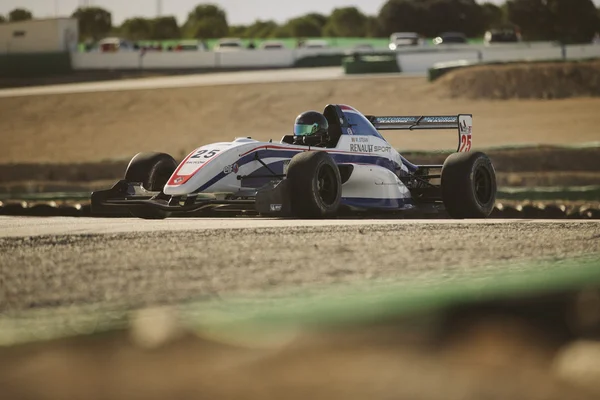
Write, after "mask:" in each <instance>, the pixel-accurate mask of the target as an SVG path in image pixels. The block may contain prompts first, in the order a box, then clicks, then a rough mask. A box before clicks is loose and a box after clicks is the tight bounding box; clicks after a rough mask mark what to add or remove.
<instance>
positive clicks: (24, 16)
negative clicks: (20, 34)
mask: <svg viewBox="0 0 600 400" xmlns="http://www.w3.org/2000/svg"><path fill="white" fill-rule="evenodd" d="M30 19H33V14H32V13H31V11H29V10H26V9H24V8H15V9H14V10H12V11H11V12H9V13H8V20H9V21H10V22H19V21H28V20H30Z"/></svg>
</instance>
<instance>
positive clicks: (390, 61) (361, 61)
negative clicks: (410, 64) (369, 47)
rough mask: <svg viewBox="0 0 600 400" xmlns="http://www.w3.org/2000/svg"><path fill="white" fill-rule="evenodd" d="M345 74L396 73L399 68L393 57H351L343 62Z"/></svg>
mask: <svg viewBox="0 0 600 400" xmlns="http://www.w3.org/2000/svg"><path fill="white" fill-rule="evenodd" d="M343 66H344V71H345V72H346V74H348V75H351V74H382V73H398V72H400V67H399V66H398V61H397V60H396V57H395V56H364V55H363V56H353V57H347V58H345V59H344V61H343Z"/></svg>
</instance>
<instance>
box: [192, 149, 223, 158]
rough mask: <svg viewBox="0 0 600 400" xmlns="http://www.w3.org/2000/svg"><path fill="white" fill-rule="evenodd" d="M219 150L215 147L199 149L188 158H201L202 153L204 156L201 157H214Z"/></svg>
mask: <svg viewBox="0 0 600 400" xmlns="http://www.w3.org/2000/svg"><path fill="white" fill-rule="evenodd" d="M219 151H221V150H219V149H217V150H199V151H198V152H197V153H196V154H194V155H193V156H191V157H190V158H201V156H202V155H204V157H202V158H211V157H214V156H215V155H216V154H217V153H218V152H219Z"/></svg>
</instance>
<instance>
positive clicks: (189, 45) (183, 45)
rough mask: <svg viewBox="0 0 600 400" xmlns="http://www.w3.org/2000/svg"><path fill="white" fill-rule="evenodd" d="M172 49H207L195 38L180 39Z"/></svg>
mask: <svg viewBox="0 0 600 400" xmlns="http://www.w3.org/2000/svg"><path fill="white" fill-rule="evenodd" d="M173 50H175V51H207V50H208V49H207V48H206V46H205V45H204V44H203V43H202V42H199V41H197V40H182V41H180V42H179V43H177V44H176V45H175V46H174V48H173Z"/></svg>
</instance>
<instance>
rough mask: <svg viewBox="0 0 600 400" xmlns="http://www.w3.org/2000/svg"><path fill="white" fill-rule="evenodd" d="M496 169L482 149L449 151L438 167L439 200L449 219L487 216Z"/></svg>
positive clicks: (491, 205)
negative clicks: (439, 175)
mask: <svg viewBox="0 0 600 400" xmlns="http://www.w3.org/2000/svg"><path fill="white" fill-rule="evenodd" d="M496 189H497V187H496V172H495V171H494V166H493V165H492V161H491V160H490V159H489V158H488V156H487V155H485V154H484V153H482V152H473V153H470V152H469V153H454V154H451V155H450V156H449V157H448V158H447V159H446V161H445V162H444V166H443V168H442V199H443V201H444V206H445V207H446V211H447V212H448V215H449V216H450V217H452V218H457V219H461V218H487V217H488V216H489V215H490V214H491V213H492V211H493V209H494V204H495V203H496Z"/></svg>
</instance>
